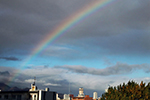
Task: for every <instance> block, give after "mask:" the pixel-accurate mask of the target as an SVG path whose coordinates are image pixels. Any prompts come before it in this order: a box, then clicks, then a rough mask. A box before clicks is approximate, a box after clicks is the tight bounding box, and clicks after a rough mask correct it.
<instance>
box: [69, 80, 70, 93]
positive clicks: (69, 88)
mask: <svg viewBox="0 0 150 100" xmlns="http://www.w3.org/2000/svg"><path fill="white" fill-rule="evenodd" d="M69 94H70V82H69Z"/></svg>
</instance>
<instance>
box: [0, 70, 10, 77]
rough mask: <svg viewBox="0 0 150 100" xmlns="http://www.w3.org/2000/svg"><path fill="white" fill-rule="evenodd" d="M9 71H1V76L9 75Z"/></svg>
mask: <svg viewBox="0 0 150 100" xmlns="http://www.w3.org/2000/svg"><path fill="white" fill-rule="evenodd" d="M9 75H10V74H9V72H8V71H4V72H0V76H9Z"/></svg>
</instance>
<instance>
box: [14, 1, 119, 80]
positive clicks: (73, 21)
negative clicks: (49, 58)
mask: <svg viewBox="0 0 150 100" xmlns="http://www.w3.org/2000/svg"><path fill="white" fill-rule="evenodd" d="M114 1H117V0H91V2H90V3H89V4H88V5H86V6H84V7H83V8H82V9H80V10H79V11H77V12H75V13H73V14H72V15H71V16H69V17H68V18H66V19H64V20H63V21H62V22H61V23H60V24H59V25H58V26H57V27H55V28H54V29H53V30H52V31H51V32H50V33H49V34H48V35H47V36H46V38H45V39H43V40H42V41H41V42H40V43H39V44H38V46H37V47H36V48H35V49H33V50H32V52H31V54H30V55H29V56H28V57H27V58H26V59H25V60H24V61H23V63H22V64H21V70H23V69H24V68H25V66H26V65H27V64H29V62H30V61H31V60H33V59H34V58H35V57H36V56H37V55H38V54H39V53H41V52H42V51H43V50H44V49H45V48H46V47H47V46H48V45H50V44H51V43H52V42H53V41H54V40H55V39H56V38H58V37H59V36H61V35H62V34H65V33H66V32H67V31H68V30H71V29H72V28H74V27H75V26H76V25H78V24H79V23H80V22H81V21H83V20H85V19H86V18H88V17H90V15H92V14H93V13H95V12H97V11H99V10H100V9H102V8H104V7H106V6H107V5H109V4H112V3H113V2H114ZM16 76H17V75H15V76H14V78H15V77H16Z"/></svg>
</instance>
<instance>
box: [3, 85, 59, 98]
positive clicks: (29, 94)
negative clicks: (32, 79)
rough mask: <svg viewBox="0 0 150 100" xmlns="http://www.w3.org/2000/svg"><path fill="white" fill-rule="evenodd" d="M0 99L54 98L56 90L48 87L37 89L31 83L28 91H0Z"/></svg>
mask: <svg viewBox="0 0 150 100" xmlns="http://www.w3.org/2000/svg"><path fill="white" fill-rule="evenodd" d="M0 100H56V92H50V91H49V89H48V88H46V89H45V90H38V89H37V87H36V86H35V84H31V89H30V90H29V91H0Z"/></svg>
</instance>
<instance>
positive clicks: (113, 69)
mask: <svg viewBox="0 0 150 100" xmlns="http://www.w3.org/2000/svg"><path fill="white" fill-rule="evenodd" d="M55 68H64V69H67V70H69V71H71V72H75V73H85V74H92V75H102V76H108V75H118V74H127V73H131V72H132V71H134V70H139V69H142V70H144V71H145V72H147V73H149V72H150V65H148V64H139V65H138V64H137V65H128V64H126V63H119V62H118V63H116V65H114V66H110V67H107V68H104V69H96V68H87V67H84V66H69V65H68V66H67V65H66V66H55Z"/></svg>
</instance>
